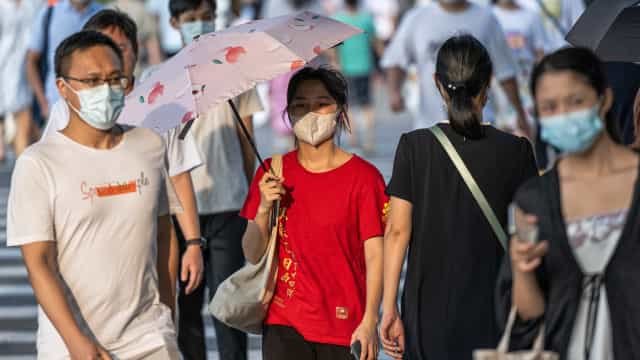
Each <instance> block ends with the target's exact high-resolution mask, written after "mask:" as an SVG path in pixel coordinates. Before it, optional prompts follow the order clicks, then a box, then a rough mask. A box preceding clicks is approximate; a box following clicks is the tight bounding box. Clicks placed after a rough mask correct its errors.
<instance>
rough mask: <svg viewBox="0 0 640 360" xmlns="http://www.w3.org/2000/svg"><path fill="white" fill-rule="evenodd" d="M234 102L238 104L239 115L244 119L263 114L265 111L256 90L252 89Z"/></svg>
mask: <svg viewBox="0 0 640 360" xmlns="http://www.w3.org/2000/svg"><path fill="white" fill-rule="evenodd" d="M234 102H235V103H236V106H237V107H238V113H239V114H240V117H242V118H245V117H247V116H251V115H253V114H255V113H258V112H261V111H262V110H263V109H264V108H263V107H262V101H261V100H260V95H258V91H257V90H256V88H252V89H251V90H248V91H245V92H244V93H242V94H240V95H239V96H238V97H236V98H235V99H234Z"/></svg>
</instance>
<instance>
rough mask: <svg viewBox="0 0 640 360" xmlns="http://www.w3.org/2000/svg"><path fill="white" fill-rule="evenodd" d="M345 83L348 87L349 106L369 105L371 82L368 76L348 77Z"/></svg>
mask: <svg viewBox="0 0 640 360" xmlns="http://www.w3.org/2000/svg"><path fill="white" fill-rule="evenodd" d="M347 83H348V85H349V105H354V106H368V105H371V81H370V79H369V75H365V76H348V77H347Z"/></svg>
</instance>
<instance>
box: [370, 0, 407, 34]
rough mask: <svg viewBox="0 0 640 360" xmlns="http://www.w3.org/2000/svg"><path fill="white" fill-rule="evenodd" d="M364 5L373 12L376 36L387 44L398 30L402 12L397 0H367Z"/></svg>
mask: <svg viewBox="0 0 640 360" xmlns="http://www.w3.org/2000/svg"><path fill="white" fill-rule="evenodd" d="M364 6H365V8H366V9H367V10H369V11H370V12H371V13H372V14H373V19H374V22H375V29H376V34H375V36H376V37H377V38H378V39H379V40H380V41H381V42H382V43H383V44H384V45H386V44H387V43H388V42H389V41H391V37H392V36H393V33H394V32H395V30H396V25H397V22H398V15H399V12H400V9H399V6H398V2H397V1H396V0H365V3H364Z"/></svg>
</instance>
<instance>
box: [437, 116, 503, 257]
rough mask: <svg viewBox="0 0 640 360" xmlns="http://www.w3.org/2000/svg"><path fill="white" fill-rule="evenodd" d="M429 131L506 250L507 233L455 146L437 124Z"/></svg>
mask: <svg viewBox="0 0 640 360" xmlns="http://www.w3.org/2000/svg"><path fill="white" fill-rule="evenodd" d="M429 131H431V132H432V133H433V135H435V137H436V139H438V141H439V142H440V144H441V145H442V147H443V148H444V150H445V151H446V153H447V155H449V158H450V159H451V161H452V162H453V165H454V166H455V167H456V169H457V170H458V173H460V176H461V177H462V180H464V182H465V184H467V187H468V188H469V190H470V191H471V194H472V195H473V197H474V199H475V200H476V202H477V203H478V205H479V206H480V209H481V210H482V213H483V214H484V216H485V217H486V218H487V221H489V224H490V225H491V228H492V229H493V232H494V233H495V234H496V237H497V238H498V241H499V242H500V244H501V245H502V248H503V249H505V250H506V249H507V239H508V236H507V233H506V232H505V231H504V229H503V228H502V225H500V221H498V218H497V217H496V214H495V213H494V212H493V209H492V208H491V205H489V202H488V201H487V198H486V197H485V196H484V193H482V190H480V187H479V186H478V183H476V180H475V179H474V178H473V176H472V175H471V173H470V172H469V169H468V168H467V166H466V165H465V163H464V161H463V160H462V158H460V155H459V154H458V152H457V151H456V148H455V147H454V146H453V144H452V143H451V141H450V140H449V138H448V137H447V135H445V133H444V132H443V131H442V129H440V128H439V127H438V126H437V125H435V126H432V127H430V128H429Z"/></svg>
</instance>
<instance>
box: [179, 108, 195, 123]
mask: <svg viewBox="0 0 640 360" xmlns="http://www.w3.org/2000/svg"><path fill="white" fill-rule="evenodd" d="M193 118H194V116H193V111H188V112H186V113H185V114H184V115H183V116H182V121H181V122H182V123H183V124H186V123H188V122H189V121H190V120H192V119H193Z"/></svg>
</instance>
